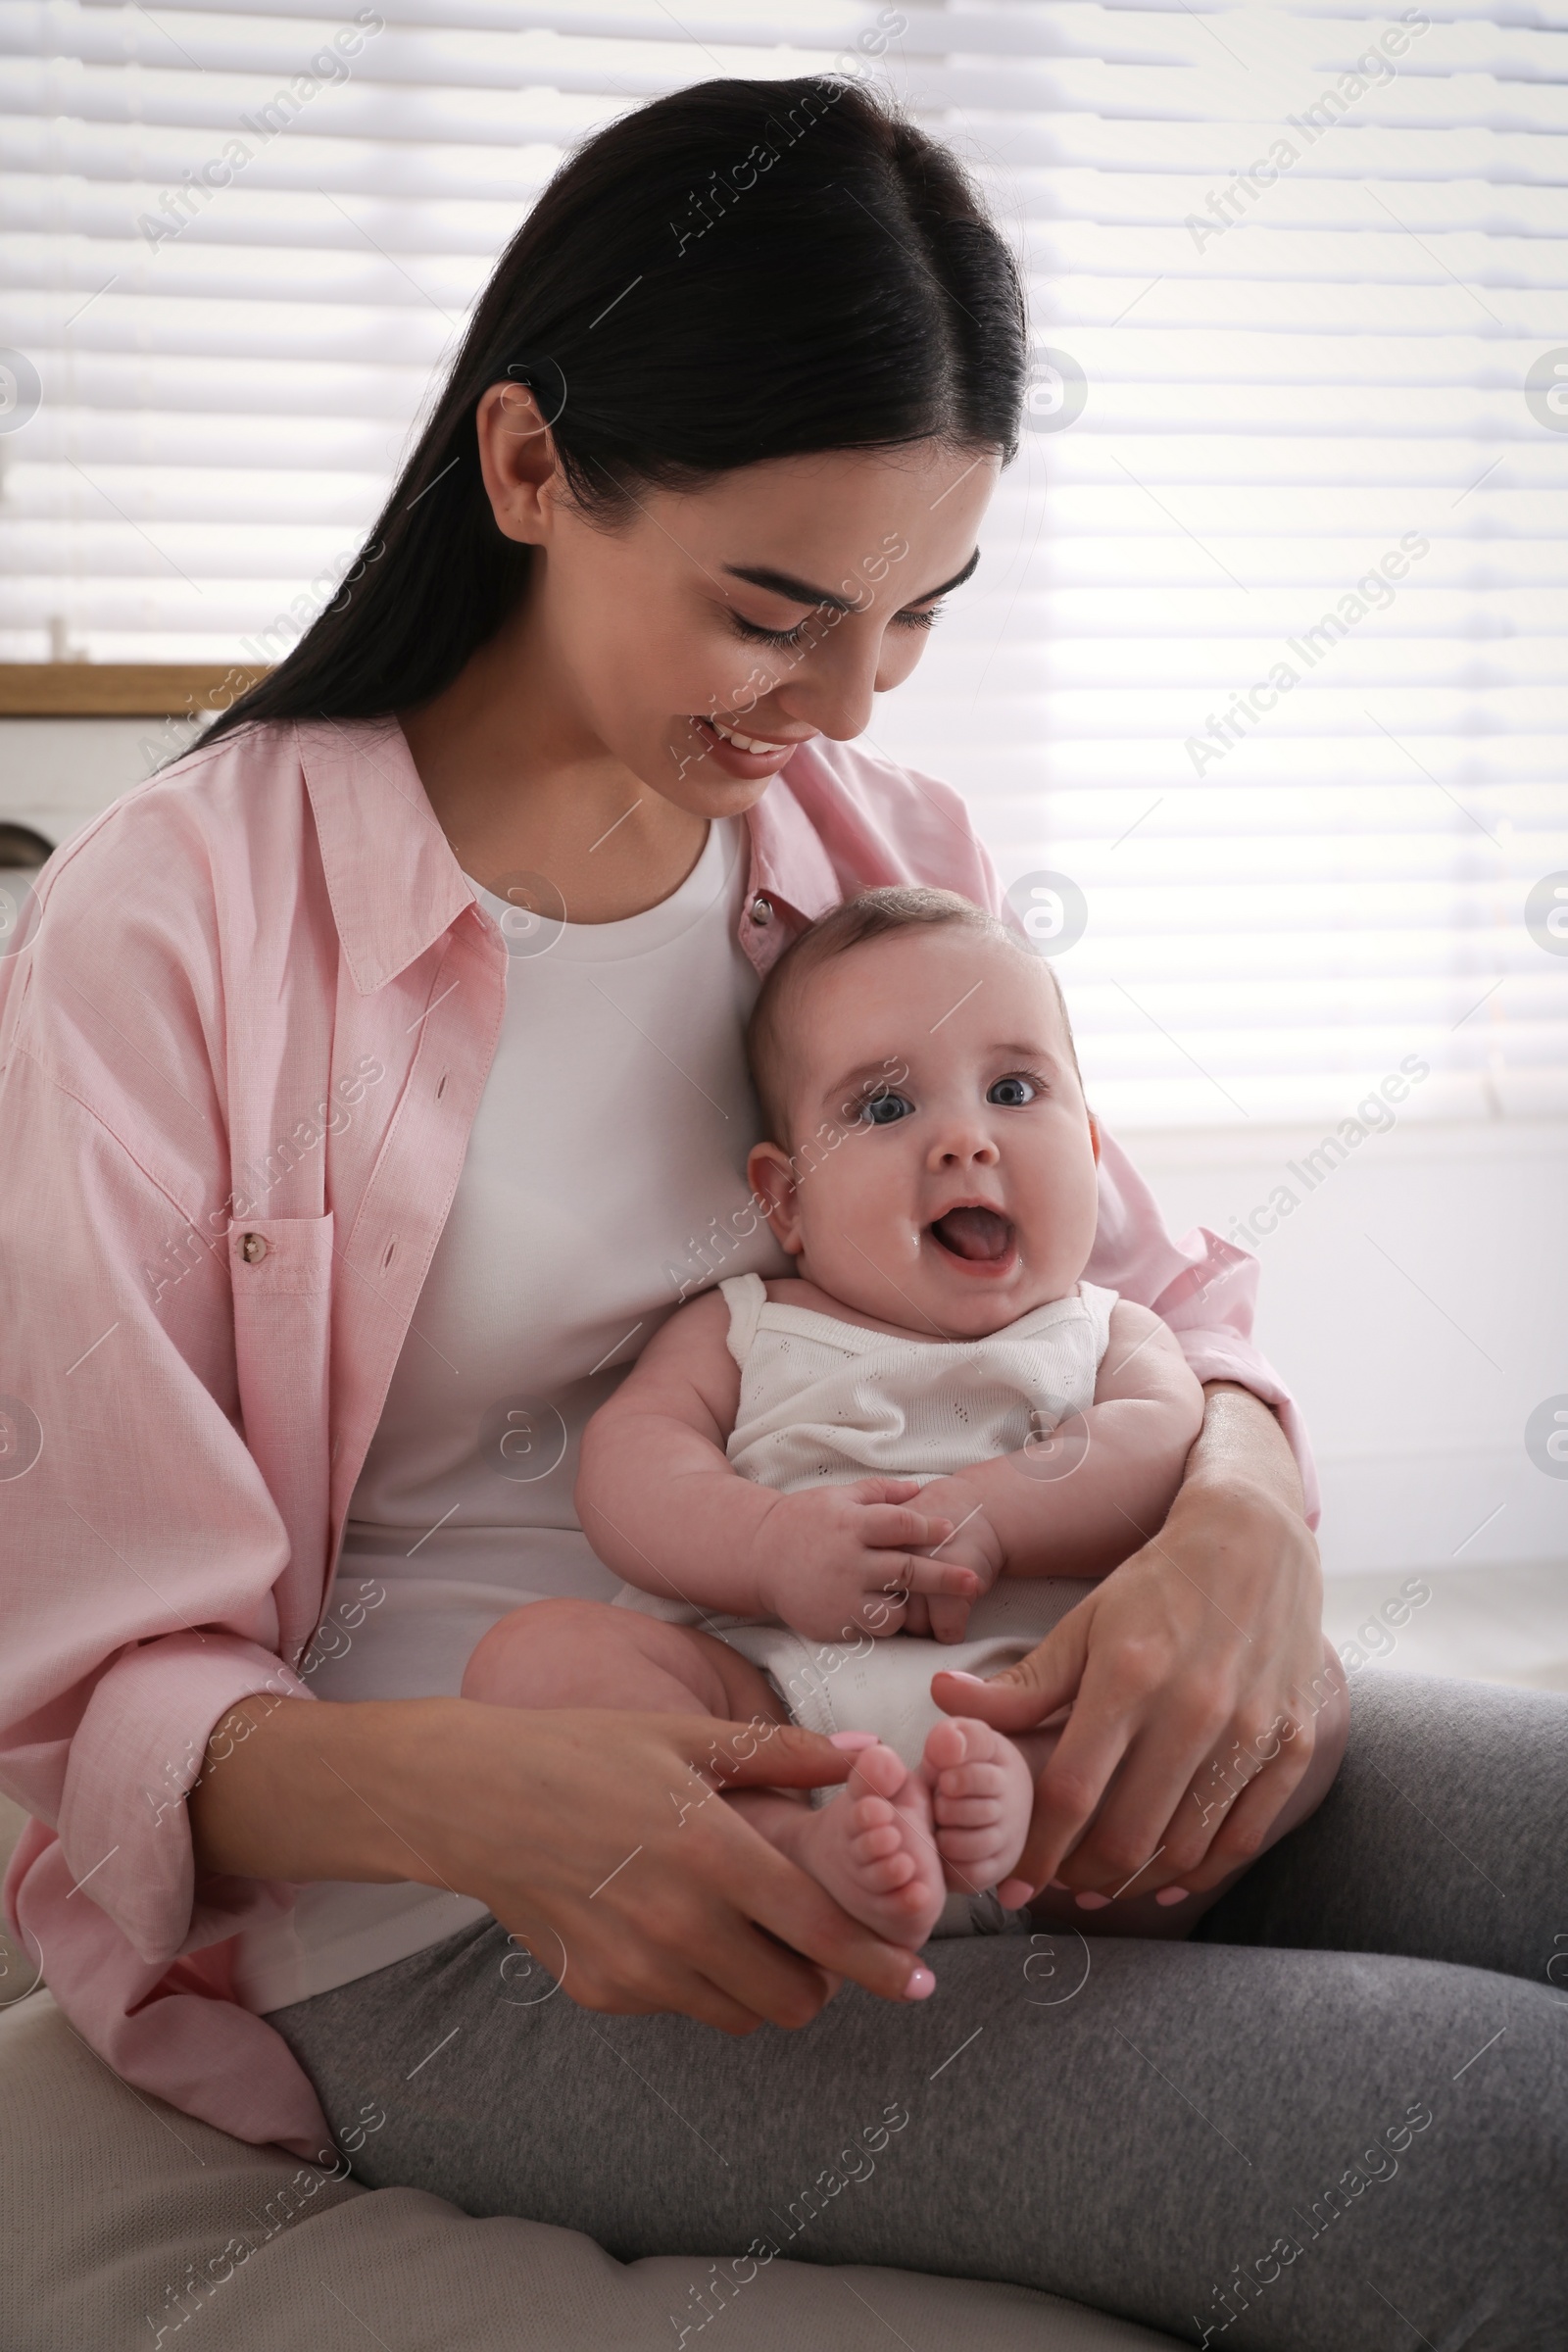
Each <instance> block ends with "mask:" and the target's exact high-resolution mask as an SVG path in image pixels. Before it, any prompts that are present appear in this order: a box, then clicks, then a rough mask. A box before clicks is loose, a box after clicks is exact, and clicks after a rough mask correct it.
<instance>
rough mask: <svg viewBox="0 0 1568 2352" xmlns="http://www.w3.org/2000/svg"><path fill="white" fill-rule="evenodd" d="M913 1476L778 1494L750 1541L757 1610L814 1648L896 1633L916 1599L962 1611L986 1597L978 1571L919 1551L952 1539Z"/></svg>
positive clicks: (949, 1526) (949, 1523) (948, 1524)
mask: <svg viewBox="0 0 1568 2352" xmlns="http://www.w3.org/2000/svg"><path fill="white" fill-rule="evenodd" d="M913 1495H919V1487H918V1484H917V1482H916V1481H915V1480H914V1479H912V1478H861V1479H857V1480H856V1482H855V1484H854V1485H853V1486H847V1487H809V1488H807V1489H806V1490H805V1491H804V1492H803V1493H801V1494H799V1495H780V1496H779V1498H778V1500H777V1501H776V1502H775V1503H774V1505H773V1508H772V1509H771V1510H770V1511H769V1512H768V1514H767V1517H766V1518H765V1519H764V1520H763V1521H762V1524H761V1526H760V1528H759V1529H758V1531H757V1534H756V1536H755V1537H754V1538H753V1540H752V1548H751V1556H750V1559H749V1561H748V1565H749V1567H750V1569H751V1571H752V1574H753V1576H754V1578H755V1580H756V1590H757V1593H758V1598H759V1601H760V1609H761V1610H762V1612H764V1613H765V1614H766V1615H768V1616H771V1617H777V1618H778V1619H779V1620H780V1621H781V1622H782V1623H783V1624H785V1625H787V1626H789V1627H791V1628H792V1629H793V1630H794V1632H796V1633H798V1634H805V1635H806V1636H807V1638H808V1639H809V1640H810V1641H813V1642H853V1641H856V1640H858V1638H859V1637H860V1636H861V1635H862V1634H875V1635H878V1636H882V1635H887V1634H896V1633H898V1632H900V1631H901V1629H902V1628H903V1626H904V1623H905V1617H906V1611H907V1608H908V1607H912V1606H913V1605H914V1599H913V1596H914V1595H919V1596H920V1598H921V1601H922V1604H923V1601H924V1599H925V1598H926V1597H927V1596H931V1595H943V1596H946V1597H947V1598H949V1599H953V1600H956V1601H959V1602H961V1603H962V1604H963V1605H964V1606H965V1608H967V1604H968V1602H969V1601H970V1600H972V1599H973V1598H974V1597H975V1596H976V1594H977V1593H979V1592H980V1591H981V1590H982V1587H981V1585H980V1582H979V1580H978V1578H977V1577H976V1576H975V1574H974V1572H973V1570H972V1569H971V1568H970V1567H968V1566H967V1565H966V1564H965V1562H964V1561H962V1560H951V1559H949V1558H948V1557H947V1555H946V1554H945V1553H943V1554H942V1555H940V1556H939V1557H937V1558H934V1559H933V1558H922V1557H919V1556H918V1555H919V1553H920V1551H921V1550H922V1548H923V1547H925V1546H928V1545H933V1544H940V1543H941V1542H942V1540H943V1538H944V1537H947V1536H950V1535H951V1534H952V1533H953V1520H952V1519H951V1518H950V1517H949V1516H948V1515H947V1514H946V1513H935V1512H930V1511H927V1509H926V1508H925V1504H924V1497H923V1496H921V1499H920V1504H919V1507H918V1508H913V1509H911V1508H909V1507H908V1506H909V1500H910V1497H911V1496H913Z"/></svg>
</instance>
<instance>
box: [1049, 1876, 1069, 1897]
mask: <svg viewBox="0 0 1568 2352" xmlns="http://www.w3.org/2000/svg"><path fill="white" fill-rule="evenodd" d="M1046 1885H1047V1886H1048V1887H1050V1888H1051V1890H1052V1892H1053V1894H1065V1893H1066V1891H1067V1882H1066V1880H1065V1879H1048V1880H1047V1881H1046Z"/></svg>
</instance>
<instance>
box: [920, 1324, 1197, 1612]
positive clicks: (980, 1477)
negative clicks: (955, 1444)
mask: <svg viewBox="0 0 1568 2352" xmlns="http://www.w3.org/2000/svg"><path fill="white" fill-rule="evenodd" d="M1202 1424H1203V1392H1202V1390H1201V1387H1200V1386H1199V1383H1198V1380H1197V1378H1196V1376H1195V1375H1194V1373H1193V1371H1192V1369H1191V1367H1190V1366H1189V1364H1188V1362H1187V1359H1186V1357H1185V1356H1184V1355H1183V1353H1182V1351H1181V1346H1180V1343H1179V1342H1178V1341H1177V1338H1176V1335H1175V1334H1174V1332H1172V1331H1171V1330H1170V1328H1169V1327H1168V1325H1166V1324H1165V1323H1163V1322H1162V1321H1161V1320H1160V1318H1159V1316H1158V1315H1156V1314H1154V1313H1153V1312H1152V1310H1151V1309H1150V1308H1149V1307H1147V1306H1138V1305H1136V1304H1135V1303H1134V1302H1133V1301H1132V1300H1131V1299H1118V1300H1117V1301H1116V1304H1115V1305H1114V1306H1113V1307H1112V1309H1111V1313H1110V1344H1109V1346H1108V1347H1107V1348H1106V1349H1105V1353H1104V1358H1103V1362H1102V1364H1101V1367H1100V1376H1099V1379H1098V1380H1097V1382H1096V1384H1095V1401H1094V1403H1093V1404H1092V1405H1091V1406H1090V1407H1089V1409H1088V1411H1087V1412H1086V1413H1084V1414H1082V1415H1081V1416H1080V1415H1075V1416H1072V1417H1070V1418H1069V1419H1067V1420H1066V1421H1064V1422H1063V1423H1062V1424H1061V1426H1060V1428H1059V1429H1058V1430H1057V1431H1056V1432H1055V1433H1054V1436H1053V1437H1052V1438H1050V1439H1049V1440H1047V1441H1046V1442H1045V1443H1043V1444H1035V1445H1032V1446H1027V1447H1025V1449H1024V1450H1023V1452H1021V1453H1010V1454H999V1455H998V1456H997V1458H996V1459H995V1460H994V1461H989V1462H983V1463H982V1464H981V1465H980V1467H979V1468H978V1469H974V1470H965V1471H964V1472H963V1473H962V1475H961V1476H960V1477H957V1478H944V1479H938V1480H935V1481H933V1482H932V1484H931V1485H930V1486H928V1487H927V1488H926V1489H925V1490H924V1493H923V1495H922V1496H921V1500H922V1502H923V1503H924V1504H925V1506H926V1508H927V1509H928V1510H941V1511H946V1512H947V1513H948V1515H949V1516H950V1517H951V1518H952V1519H954V1520H955V1521H961V1520H962V1519H963V1518H964V1517H965V1515H966V1513H967V1512H969V1511H972V1510H975V1509H976V1507H977V1506H978V1508H979V1511H980V1513H981V1514H982V1516H983V1519H984V1522H985V1524H986V1526H987V1527H988V1528H989V1530H990V1532H991V1534H992V1535H993V1537H994V1538H995V1540H996V1543H997V1545H998V1547H999V1548H1000V1550H1001V1554H1002V1572H1003V1574H1004V1575H1005V1576H1077V1577H1099V1576H1103V1575H1104V1574H1105V1573H1106V1572H1107V1571H1108V1570H1109V1569H1111V1568H1114V1567H1115V1566H1116V1565H1117V1564H1118V1563H1119V1562H1120V1561H1122V1560H1124V1559H1125V1558H1126V1557H1127V1556H1128V1554H1129V1553H1130V1552H1133V1551H1136V1550H1137V1549H1138V1547H1139V1545H1140V1544H1144V1543H1146V1542H1147V1541H1148V1539H1149V1538H1150V1537H1151V1536H1152V1535H1154V1534H1156V1533H1157V1531H1158V1530H1159V1528H1160V1527H1161V1526H1162V1525H1163V1523H1164V1520H1165V1517H1166V1514H1167V1512H1168V1511H1169V1509H1170V1506H1171V1504H1172V1502H1173V1501H1174V1500H1175V1498H1176V1491H1177V1489H1178V1487H1179V1486H1180V1485H1181V1483H1182V1473H1183V1471H1184V1469H1185V1468H1186V1463H1187V1456H1188V1454H1189V1452H1190V1451H1191V1449H1192V1446H1193V1443H1194V1440H1195V1439H1196V1438H1197V1436H1198V1434H1199V1431H1200V1430H1201V1427H1202ZM960 1541H961V1539H960ZM949 1548H950V1550H951V1549H956V1545H954V1546H950V1547H949Z"/></svg>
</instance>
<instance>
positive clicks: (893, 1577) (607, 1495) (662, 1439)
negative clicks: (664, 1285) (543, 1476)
mask: <svg viewBox="0 0 1568 2352" xmlns="http://www.w3.org/2000/svg"><path fill="white" fill-rule="evenodd" d="M728 1326H729V1309H728V1306H727V1304H726V1302H725V1300H724V1299H722V1297H721V1296H720V1295H719V1294H718V1293H717V1292H716V1291H707V1292H705V1293H704V1294H703V1296H702V1297H701V1298H699V1299H692V1300H691V1302H690V1303H689V1304H688V1305H686V1306H683V1307H681V1308H680V1309H679V1310H678V1312H677V1313H675V1314H673V1315H672V1316H671V1317H670V1319H669V1321H668V1322H667V1323H665V1324H664V1325H663V1326H662V1329H661V1330H660V1331H658V1332H657V1333H656V1334H655V1336H654V1338H653V1339H652V1340H650V1341H649V1343H648V1346H647V1347H646V1348H644V1349H643V1352H642V1354H641V1356H640V1357H639V1358H638V1360H637V1362H636V1364H635V1365H634V1366H633V1367H632V1369H631V1371H630V1372H629V1373H628V1374H627V1375H626V1378H625V1379H624V1380H623V1381H622V1382H621V1385H620V1387H619V1388H618V1389H617V1390H616V1391H615V1394H614V1395H613V1397H610V1398H609V1399H608V1401H607V1402H606V1403H604V1404H603V1405H601V1406H600V1408H599V1410H598V1412H597V1413H595V1414H594V1416H593V1419H592V1420H591V1421H590V1422H589V1424H588V1426H587V1428H586V1429H585V1430H584V1432H583V1441H582V1459H581V1463H580V1465H579V1468H578V1472H577V1486H576V1504H577V1516H578V1518H579V1520H580V1521H581V1523H582V1528H583V1532H584V1534H585V1535H586V1536H587V1538H588V1541H589V1543H590V1544H592V1545H593V1547H594V1549H595V1551H596V1552H597V1553H598V1554H599V1557H600V1558H601V1559H602V1560H603V1561H604V1562H605V1565H606V1566H607V1567H609V1568H613V1569H614V1571H615V1572H616V1574H617V1575H619V1576H623V1577H624V1578H625V1579H626V1581H627V1583H628V1584H632V1585H636V1586H638V1587H639V1588H640V1589H641V1590H642V1591H643V1592H645V1593H658V1594H660V1596H661V1597H662V1598H664V1599H672V1600H684V1601H688V1602H693V1603H695V1604H696V1605H697V1606H698V1607H700V1608H705V1609H713V1610H717V1611H721V1612H723V1613H724V1614H726V1615H732V1616H736V1617H776V1618H779V1619H780V1620H781V1621H782V1622H783V1623H784V1624H785V1625H788V1626H791V1627H793V1629H794V1630H795V1632H797V1633H799V1634H804V1635H806V1636H807V1637H808V1638H809V1640H812V1641H816V1642H836V1641H840V1640H854V1639H855V1638H856V1637H858V1636H859V1635H862V1634H865V1633H872V1634H878V1635H881V1634H896V1633H897V1632H898V1631H899V1630H900V1628H901V1626H902V1625H903V1622H904V1615H905V1600H904V1594H905V1593H907V1592H911V1591H912V1592H917V1593H950V1594H953V1595H956V1596H957V1597H960V1598H965V1599H967V1598H970V1597H972V1596H973V1594H974V1593H977V1592H978V1591H979V1590H980V1584H979V1580H978V1579H977V1578H976V1577H975V1576H974V1574H973V1573H972V1571H971V1570H969V1569H968V1568H966V1567H963V1566H962V1565H960V1564H959V1563H957V1562H956V1561H947V1560H940V1559H936V1560H933V1559H924V1558H920V1557H917V1556H915V1555H916V1553H917V1552H918V1550H919V1548H920V1547H921V1546H923V1545H927V1544H938V1543H940V1542H941V1541H942V1539H943V1538H944V1537H945V1536H947V1535H949V1534H951V1532H952V1529H953V1521H952V1519H951V1518H950V1517H948V1516H947V1515H946V1514H945V1513H936V1512H930V1511H927V1510H926V1509H925V1508H924V1507H923V1505H922V1507H920V1508H917V1509H916V1508H911V1507H909V1506H910V1498H911V1497H912V1496H913V1495H917V1494H918V1493H919V1488H918V1484H917V1482H916V1481H915V1480H913V1479H907V1478H906V1479H889V1478H862V1479H858V1480H857V1481H856V1483H855V1484H854V1485H853V1486H834V1487H812V1488H809V1490H807V1491H806V1492H805V1493H803V1494H799V1495H780V1494H778V1493H777V1492H776V1491H775V1490H773V1489H772V1488H769V1487H760V1486H757V1485H755V1484H754V1483H753V1482H752V1480H750V1479H747V1478H743V1477H742V1476H741V1475H740V1473H739V1471H737V1470H735V1469H734V1468H733V1467H732V1466H731V1464H730V1462H729V1461H728V1459H727V1458H726V1456H725V1452H724V1441H725V1439H726V1438H727V1437H728V1435H729V1433H730V1431H731V1430H732V1429H733V1428H734V1426H735V1415H736V1412H737V1410H738V1408H739V1404H740V1367H739V1365H738V1364H737V1363H736V1362H735V1360H734V1358H733V1356H732V1355H731V1354H730V1352H729V1348H728V1347H727V1346H726V1345H725V1335H726V1332H727V1330H728ZM890 1594H891V1595H893V1597H892V1598H889V1597H888V1596H889V1595H890Z"/></svg>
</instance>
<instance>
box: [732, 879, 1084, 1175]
mask: <svg viewBox="0 0 1568 2352" xmlns="http://www.w3.org/2000/svg"><path fill="white" fill-rule="evenodd" d="M953 924H956V925H958V926H959V928H961V929H962V930H965V931H973V932H976V933H977V934H979V935H980V936H981V937H982V938H986V939H997V940H1001V941H1003V942H1004V944H1005V946H1007V947H1009V948H1012V949H1014V950H1015V951H1016V953H1017V954H1018V955H1020V956H1028V958H1029V960H1030V962H1031V963H1033V964H1035V965H1036V966H1037V967H1038V968H1039V969H1042V970H1043V971H1044V972H1045V973H1046V975H1047V977H1048V978H1049V980H1050V982H1051V985H1052V988H1053V989H1054V991H1055V997H1056V1004H1057V1006H1058V1008H1059V1010H1060V1013H1061V1021H1062V1027H1063V1029H1064V1031H1065V1032H1066V1038H1067V1051H1068V1053H1069V1054H1071V1055H1072V1066H1073V1068H1074V1070H1075V1071H1076V1070H1077V1069H1078V1051H1077V1048H1076V1047H1075V1045H1074V1044H1073V1036H1072V1022H1071V1021H1070V1020H1069V1018H1068V1016H1067V1003H1066V999H1065V998H1064V997H1063V995H1062V993H1061V982H1060V981H1059V980H1058V979H1057V977H1056V973H1055V968H1054V965H1053V964H1052V963H1050V962H1049V961H1048V960H1047V959H1046V958H1045V957H1044V956H1036V955H1035V953H1034V950H1033V949H1032V948H1030V947H1028V946H1027V945H1026V943H1025V942H1024V941H1023V940H1022V939H1020V937H1019V936H1018V934H1017V932H1015V931H1010V930H1009V929H1008V928H1007V925H1006V924H1005V923H1004V922H1002V921H1001V920H999V918H998V917H997V916H996V915H994V914H991V913H988V911H987V910H986V908H985V907H977V906H976V905H975V904H974V901H973V900H972V899H965V898H961V897H960V896H959V894H958V893H957V891H956V890H933V889H928V888H927V887H926V886H925V885H924V884H921V883H912V882H896V883H888V884H885V885H883V886H882V887H881V888H880V889H876V890H862V891H858V892H857V894H856V896H855V897H854V898H853V899H845V900H844V901H843V902H842V904H841V905H839V906H837V907H831V908H830V909H829V911H828V912H827V913H826V914H823V915H819V916H818V917H817V919H816V921H815V922H814V923H809V924H808V925H807V927H806V929H805V930H804V931H803V932H802V933H801V935H800V937H799V938H798V939H796V940H793V941H792V942H791V944H790V945H789V947H788V948H786V949H785V951H784V953H783V955H782V956H780V957H779V959H778V961H777V962H776V963H775V964H774V965H773V967H772V969H771V971H770V972H769V973H768V975H767V977H766V979H765V980H764V981H763V982H762V989H761V994H760V996H759V998H758V1000H757V1003H756V1005H754V1006H753V1008H752V1017H751V1019H750V1021H749V1022H748V1023H747V1027H746V1057H747V1060H748V1062H749V1063H750V1065H751V1072H752V1084H753V1085H754V1086H755V1087H756V1089H757V1099H758V1102H759V1103H760V1105H761V1110H762V1124H763V1127H764V1129H765V1130H766V1134H767V1138H768V1141H769V1142H770V1143H775V1144H777V1145H778V1146H779V1148H780V1149H781V1150H782V1151H786V1152H787V1151H788V1150H789V1149H790V1147H791V1143H792V1141H793V1139H792V1138H791V1136H790V1135H789V1133H788V1128H789V1103H788V1101H787V1099H786V1065H787V1062H788V1046H789V1042H790V1037H791V1034H792V1023H793V1021H794V1019H795V1018H796V1016H797V1015H798V1012H799V1008H800V1003H801V998H802V994H803V991H804V989H805V984H806V982H807V981H808V980H809V978H810V977H811V974H812V973H813V972H816V971H820V969H821V967H822V966H823V964H825V963H830V962H831V961H832V960H833V958H834V957H835V956H845V955H848V953H849V951H850V949H851V948H858V947H861V946H863V945H864V943H865V942H866V941H867V940H871V939H887V938H889V937H891V936H892V935H893V934H894V933H895V932H899V931H914V930H919V929H922V928H925V929H935V928H936V927H938V926H939V925H953ZM1079 1077H1080V1083H1081V1082H1082V1073H1081V1072H1080V1073H1079Z"/></svg>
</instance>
